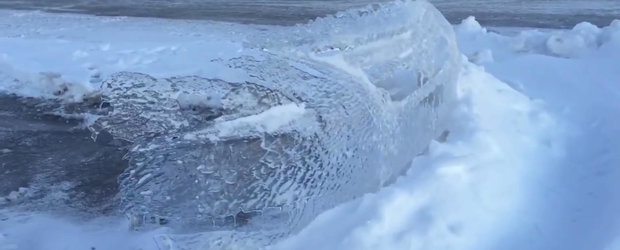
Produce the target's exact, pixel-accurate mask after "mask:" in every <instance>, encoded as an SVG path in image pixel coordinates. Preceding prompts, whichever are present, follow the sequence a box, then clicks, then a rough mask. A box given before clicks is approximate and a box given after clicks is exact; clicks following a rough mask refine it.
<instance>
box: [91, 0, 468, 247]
mask: <svg viewBox="0 0 620 250" xmlns="http://www.w3.org/2000/svg"><path fill="white" fill-rule="evenodd" d="M246 47H247V48H248V49H253V50H257V51H261V53H257V54H254V55H252V54H248V55H244V56H240V57H236V58H232V59H229V60H227V61H226V64H227V65H228V67H230V68H233V69H237V70H242V71H244V72H247V74H248V75H249V76H250V79H251V80H250V81H249V82H242V83H231V82H224V81H220V80H214V79H206V78H200V77H177V78H166V79H163V78H162V79H158V78H153V77H151V76H148V75H144V74H138V73H119V74H116V75H113V76H112V77H110V78H109V79H107V80H106V81H104V82H103V84H102V93H103V96H104V99H103V102H102V106H106V108H107V109H109V110H110V111H109V113H108V114H107V115H106V116H104V117H102V118H100V119H99V120H97V122H96V123H95V124H93V126H91V129H92V130H93V131H94V132H95V134H97V133H100V132H101V131H105V132H107V133H110V134H111V135H112V136H114V137H116V138H119V139H124V140H128V141H131V142H133V143H134V147H133V148H132V149H131V150H130V152H129V153H128V155H127V157H128V159H129V162H130V166H129V168H128V169H127V170H126V171H125V173H124V174H122V175H121V177H120V185H121V195H122V204H121V206H122V210H123V211H124V212H125V213H127V214H128V215H129V216H130V217H131V218H132V220H133V226H134V227H135V228H144V227H149V226H152V225H158V224H165V225H166V226H168V227H170V228H172V229H173V230H174V231H175V232H177V233H197V232H203V231H210V230H228V229H233V228H234V229H236V230H237V232H246V234H245V235H243V236H238V237H237V236H234V234H233V236H226V237H229V238H230V240H231V241H237V240H241V238H247V237H248V236H250V235H251V237H250V239H251V240H252V241H253V240H258V241H261V242H263V243H268V242H271V241H273V240H274V239H276V238H278V237H281V236H284V235H287V234H289V233H290V232H294V231H296V230H298V229H299V228H301V227H302V226H304V225H305V224H307V223H308V222H309V221H310V220H311V219H313V218H314V217H315V216H316V215H317V214H318V213H320V212H322V211H324V210H326V209H328V208H331V207H333V206H335V205H337V204H340V203H342V202H345V201H347V200H350V199H353V198H355V197H358V196H360V195H362V194H364V193H368V192H373V191H376V190H378V189H379V188H380V187H381V186H383V185H386V184H389V183H390V182H392V181H393V180H394V179H395V178H396V177H398V176H399V175H400V174H402V173H403V172H404V171H406V169H407V168H408V167H409V166H410V162H411V160H412V158H413V156H415V155H416V154H418V153H420V152H422V151H423V149H424V148H425V147H426V146H427V145H428V143H429V141H430V140H431V139H433V138H435V137H437V136H438V135H439V134H440V133H441V132H443V128H444V123H445V120H444V118H445V117H446V116H447V115H448V113H449V110H450V109H451V103H452V101H453V100H454V98H455V86H454V84H455V82H456V78H457V75H458V73H459V65H460V61H459V59H460V58H459V54H458V50H457V48H456V44H455V39H454V37H453V31H452V28H451V26H450V25H449V24H448V22H447V21H446V20H445V19H444V18H443V17H442V15H441V14H440V13H439V12H438V11H437V10H436V9H434V8H433V7H432V6H431V5H430V4H428V3H426V2H424V1H416V2H412V1H406V2H395V3H390V4H385V5H372V6H369V7H367V8H363V9H357V10H351V11H347V12H342V13H339V14H336V15H335V16H331V17H327V18H322V19H318V20H316V21H314V22H312V23H310V24H307V25H300V26H296V27H289V28H282V29H278V30H275V31H270V32H268V33H267V32H265V33H264V34H257V35H255V36H252V37H250V38H249V41H248V42H247V44H246ZM108 106H109V107H108ZM210 235H211V236H213V235H214V234H210ZM226 237H225V238H226ZM186 240H187V239H186ZM195 244H203V243H195ZM208 244H215V243H208ZM253 244H261V243H258V242H254V243H253Z"/></svg>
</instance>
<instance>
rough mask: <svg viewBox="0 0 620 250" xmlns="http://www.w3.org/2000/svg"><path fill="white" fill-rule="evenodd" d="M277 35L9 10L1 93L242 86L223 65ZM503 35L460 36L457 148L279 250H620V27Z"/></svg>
mask: <svg viewBox="0 0 620 250" xmlns="http://www.w3.org/2000/svg"><path fill="white" fill-rule="evenodd" d="M263 28H264V27H261V26H242V25H236V24H222V23H211V22H204V21H183V20H157V19H140V18H120V17H116V18H103V17H89V16H77V15H54V14H42V13H37V12H16V11H0V30H1V32H0V91H2V92H8V93H15V94H19V95H25V96H44V97H53V96H55V93H54V92H56V91H57V90H58V88H59V87H60V86H63V85H70V86H73V87H71V88H69V89H70V92H69V93H64V94H62V96H63V97H64V98H66V99H67V100H76V99H80V98H81V95H82V94H83V93H86V92H88V91H91V90H92V89H94V88H96V86H98V83H99V81H100V79H102V78H105V77H106V76H108V75H109V74H112V73H114V72H118V71H138V72H145V73H149V74H152V75H155V76H173V75H188V74H195V75H202V76H210V77H217V78H221V79H224V80H230V81H243V80H244V79H246V76H244V75H243V73H241V72H235V71H233V70H230V69H228V68H225V67H222V66H221V65H220V64H218V62H219V60H222V59H223V58H224V59H226V58H232V57H235V56H236V55H238V54H240V53H247V52H244V51H242V50H243V49H242V48H243V46H242V44H243V42H244V40H245V39H246V37H245V35H244V34H247V33H250V32H246V31H249V30H259V29H263ZM493 30H494V31H493V32H491V31H489V30H487V29H485V28H483V27H480V25H479V24H478V23H477V22H476V21H475V19H473V18H469V19H466V20H464V21H463V23H462V24H460V25H456V26H455V32H456V34H457V40H458V42H459V46H460V49H461V51H462V52H463V54H464V57H463V70H462V72H461V75H460V80H459V84H458V94H459V101H460V105H459V108H458V110H457V112H456V113H455V114H454V115H455V123H454V124H453V128H452V130H451V133H450V135H449V137H448V138H447V141H445V142H441V143H440V142H433V143H432V144H431V145H430V148H429V151H428V153H427V154H425V155H422V156H420V157H417V158H416V159H415V161H414V162H413V166H412V168H411V169H410V170H409V172H408V173H407V174H406V176H403V177H401V178H399V179H398V181H397V182H396V183H395V184H393V185H390V186H388V187H385V188H383V189H382V190H381V191H380V192H377V193H373V194H367V195H365V196H364V197H362V198H359V199H356V200H354V201H351V202H348V203H345V204H342V205H340V206H338V207H336V208H334V209H331V210H329V211H327V212H325V213H323V214H321V215H320V216H319V217H317V218H316V219H315V220H314V221H313V222H312V223H311V224H310V225H309V226H307V227H306V228H305V229H304V230H302V231H301V232H300V233H298V234H297V235H294V236H292V237H289V238H287V239H285V240H284V241H282V242H280V243H279V244H277V245H275V246H272V247H271V248H272V249H575V250H581V249H604V250H616V249H620V140H619V139H620V136H619V135H620V21H615V22H613V23H612V24H610V25H609V26H608V27H605V28H597V27H595V26H592V25H590V24H587V23H583V24H580V25H578V26H576V27H575V28H574V29H572V30H535V29H529V28H528V29H525V28H524V29H502V28H494V29H493ZM11 78H19V79H20V80H21V83H20V84H19V85H18V84H15V83H14V82H13V81H6V79H11ZM3 79H4V80H3ZM0 148H1V147H0ZM2 195H8V194H2ZM0 216H1V217H0V249H2V250H5V249H158V246H157V245H156V244H155V242H156V240H154V239H157V238H158V234H159V233H161V232H160V231H153V232H142V233H138V232H129V231H128V229H127V228H128V226H127V223H126V222H125V220H124V219H123V218H100V219H97V220H94V221H88V222H84V221H77V220H75V219H70V218H59V217H57V216H52V215H46V214H36V215H33V214H23V213H21V214H16V212H11V211H6V210H5V211H0Z"/></svg>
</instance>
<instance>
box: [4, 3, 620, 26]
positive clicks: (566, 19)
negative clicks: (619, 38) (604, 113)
mask: <svg viewBox="0 0 620 250" xmlns="http://www.w3.org/2000/svg"><path fill="white" fill-rule="evenodd" d="M384 1H387V0H252V1H251V0H0V8H8V9H27V10H44V11H50V12H76V13H85V14H93V15H106V16H118V15H121V16H139V17H163V18H177V19H209V20H219V21H231V22H241V23H260V24H284V25H290V24H295V23H300V22H306V21H308V20H310V19H313V18H315V17H317V16H324V15H327V14H331V13H334V12H336V11H339V10H344V9H347V8H352V7H358V6H363V5H367V4H370V3H375V2H384ZM430 1H431V2H433V3H434V4H435V5H436V6H437V7H438V8H439V9H440V10H441V11H442V12H443V13H444V15H445V16H446V17H447V19H448V20H449V21H451V22H453V23H457V22H459V21H460V20H462V19H464V18H466V17H468V16H470V15H474V16H476V17H477V18H478V20H479V21H480V22H481V23H482V24H483V25H486V26H528V27H544V28H568V27H572V26H574V25H575V24H577V23H579V22H581V21H588V22H591V23H594V24H596V25H599V26H605V25H608V24H609V23H610V22H611V21H612V20H613V19H620V0H430Z"/></svg>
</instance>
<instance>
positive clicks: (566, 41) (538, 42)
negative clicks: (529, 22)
mask: <svg viewBox="0 0 620 250" xmlns="http://www.w3.org/2000/svg"><path fill="white" fill-rule="evenodd" d="M496 30H499V33H500V34H498V33H497V32H495V31H489V30H488V29H487V28H484V27H482V26H480V24H479V23H478V22H477V21H476V19H475V17H469V18H467V19H465V20H463V21H462V22H461V24H459V25H456V27H455V31H456V33H457V35H458V37H459V38H460V44H459V46H460V48H461V50H462V51H463V52H464V53H465V54H466V55H468V56H469V57H470V59H471V60H472V61H473V62H476V63H478V64H485V63H489V62H492V61H493V60H492V59H491V58H492V57H489V53H488V51H489V50H492V51H495V52H496V53H498V54H499V55H500V59H501V58H503V57H504V56H507V55H506V54H512V53H513V52H519V53H540V54H545V55H552V56H558V57H565V58H581V57H587V56H589V55H591V54H592V53H594V52H595V51H598V50H617V49H618V47H620V38H619V37H620V20H614V21H613V22H612V23H611V24H610V25H609V26H607V27H603V28H599V27H596V26H595V25H593V24H590V23H587V22H582V23H579V24H577V25H575V27H574V28H573V29H570V30H542V31H541V30H531V29H528V30H523V31H520V32H519V33H518V34H517V35H515V36H503V35H502V34H501V33H502V29H501V28H500V29H496ZM506 45H508V46H506ZM481 54H482V55H484V56H483V57H484V58H483V59H482V60H480V59H477V58H479V57H480V55H481ZM508 57H511V56H508Z"/></svg>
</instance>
